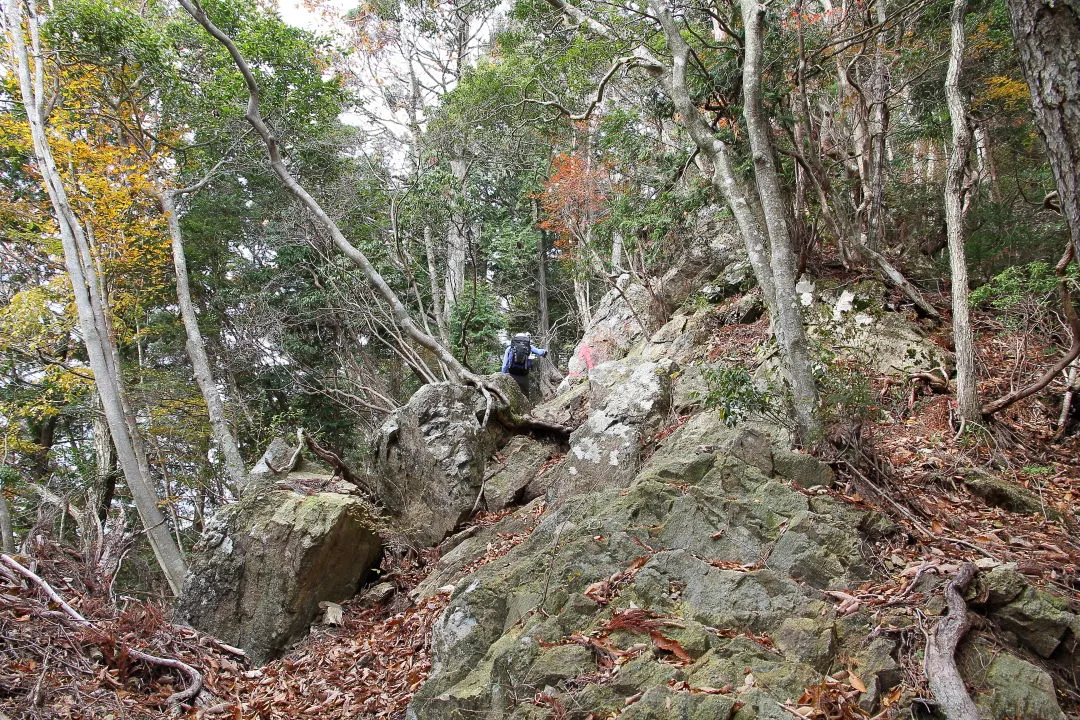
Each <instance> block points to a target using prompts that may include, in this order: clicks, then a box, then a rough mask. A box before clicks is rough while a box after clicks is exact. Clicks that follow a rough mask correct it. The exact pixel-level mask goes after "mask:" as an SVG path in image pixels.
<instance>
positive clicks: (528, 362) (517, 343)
mask: <svg viewBox="0 0 1080 720" xmlns="http://www.w3.org/2000/svg"><path fill="white" fill-rule="evenodd" d="M532 355H539V356H540V357H543V356H544V355H547V350H544V349H542V348H538V347H533V344H532V336H531V335H530V334H529V333H518V334H516V335H514V337H513V338H511V339H510V345H508V346H507V348H506V352H505V353H503V363H502V372H504V373H507V374H509V375H511V376H513V378H514V380H515V381H516V382H517V384H518V387H520V388H521V392H523V393H524V394H525V397H529V370H531V369H532Z"/></svg>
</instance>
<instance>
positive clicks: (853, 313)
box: [796, 280, 952, 377]
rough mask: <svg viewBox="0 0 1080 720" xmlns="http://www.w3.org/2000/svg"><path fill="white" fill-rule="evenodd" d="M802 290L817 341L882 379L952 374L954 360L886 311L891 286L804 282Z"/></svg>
mask: <svg viewBox="0 0 1080 720" xmlns="http://www.w3.org/2000/svg"><path fill="white" fill-rule="evenodd" d="M796 290H797V291H798V292H799V293H800V297H801V300H802V303H803V305H804V309H803V314H804V316H805V318H806V322H807V331H808V333H809V334H810V336H811V337H813V338H816V339H819V340H821V341H823V342H825V343H827V344H828V345H829V346H830V347H835V348H839V349H840V350H841V351H842V352H843V353H847V354H848V355H849V356H850V357H851V359H853V360H855V361H857V362H860V363H865V364H866V365H868V366H869V367H870V368H872V369H873V370H874V371H875V372H877V373H880V374H882V375H898V376H901V377H903V376H906V375H910V374H911V373H919V372H933V371H937V370H939V368H945V369H946V370H947V369H948V368H949V367H951V366H952V360H951V358H949V357H948V355H947V353H945V352H944V351H943V350H942V349H941V348H939V347H938V346H937V345H935V344H934V343H933V342H932V341H931V340H930V338H928V337H927V336H926V333H925V332H923V331H922V329H920V328H919V327H918V326H917V325H914V324H912V323H911V322H909V321H908V320H907V319H906V318H905V317H904V316H903V315H901V314H899V313H896V312H888V311H886V310H884V309H883V304H884V298H885V294H886V293H885V288H884V286H883V285H882V284H881V283H878V282H874V281H867V282H863V283H859V284H858V285H855V286H852V287H850V288H836V287H831V286H828V285H826V284H825V283H822V282H818V283H812V282H809V281H807V280H803V281H801V282H800V283H799V286H798V287H797V288H796Z"/></svg>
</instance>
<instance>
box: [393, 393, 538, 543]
mask: <svg viewBox="0 0 1080 720" xmlns="http://www.w3.org/2000/svg"><path fill="white" fill-rule="evenodd" d="M489 380H491V381H492V382H494V383H498V384H499V387H500V388H501V389H502V390H503V392H504V394H505V395H506V396H507V397H508V398H511V407H506V406H505V405H502V404H500V403H498V402H497V401H496V402H495V403H494V404H493V406H492V407H491V412H490V414H489V417H488V422H487V424H486V425H484V424H483V420H484V415H485V412H487V401H486V400H485V399H484V397H483V395H482V394H481V393H480V391H479V390H477V389H476V388H474V387H466V386H461V385H455V384H452V383H436V384H433V385H425V386H424V387H422V388H420V390H418V391H417V392H416V394H415V395H413V397H412V399H411V400H409V403H408V404H407V405H405V406H404V407H403V408H401V409H399V410H398V411H397V412H395V413H394V414H393V415H391V416H390V418H389V419H388V420H386V422H384V423H383V425H382V427H381V428H380V429H379V437H378V459H377V461H376V465H375V468H374V471H373V475H374V482H375V484H376V488H375V489H376V493H377V495H378V497H379V499H380V500H381V501H382V503H383V504H384V506H385V508H386V510H387V511H388V512H389V514H390V515H391V516H392V517H393V519H394V522H395V525H396V527H397V529H399V530H400V531H401V532H402V533H403V534H404V535H406V536H407V537H408V538H409V539H410V540H411V541H413V542H415V543H417V544H420V545H434V544H435V543H437V542H439V541H440V540H442V539H443V538H444V537H445V536H446V535H447V533H449V532H450V531H452V530H453V529H454V528H455V527H457V526H458V524H459V523H460V522H461V521H462V520H463V519H464V518H465V517H466V516H468V515H469V513H470V512H471V511H472V509H473V507H474V506H475V505H476V502H477V498H478V497H479V495H480V490H481V487H482V486H483V483H484V473H485V464H486V462H487V459H488V458H489V457H491V455H492V454H493V453H494V452H495V449H496V448H497V447H498V446H499V444H500V443H501V442H502V441H504V440H505V438H506V435H507V433H506V430H505V429H504V428H503V426H502V425H501V424H500V422H499V421H498V419H497V418H498V416H499V415H501V414H509V415H512V416H515V415H516V416H521V415H524V414H526V413H527V412H528V400H526V399H525V396H524V395H522V394H521V391H520V390H519V389H518V387H517V383H515V382H514V380H513V378H511V377H510V376H509V375H502V374H499V375H492V376H490V377H489Z"/></svg>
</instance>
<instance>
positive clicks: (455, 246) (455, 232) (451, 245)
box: [443, 157, 469, 325]
mask: <svg viewBox="0 0 1080 720" xmlns="http://www.w3.org/2000/svg"><path fill="white" fill-rule="evenodd" d="M468 169H469V162H468V160H466V159H465V158H464V157H456V158H454V159H452V160H451V161H450V173H451V175H453V177H454V200H453V210H452V211H451V213H450V227H449V228H447V233H446V289H445V290H444V291H443V302H444V303H445V304H444V307H443V315H444V316H445V317H446V322H447V325H449V323H450V318H451V317H452V316H453V313H454V304H455V303H457V301H458V298H460V297H461V293H462V291H463V290H464V288H465V259H466V255H467V252H466V250H467V247H466V246H467V245H468V231H467V230H466V224H467V222H468V220H467V219H466V218H465V212H464V209H463V208H464V205H465V175H466V173H467V172H468Z"/></svg>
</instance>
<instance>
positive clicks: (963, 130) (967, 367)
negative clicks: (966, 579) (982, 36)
mask: <svg viewBox="0 0 1080 720" xmlns="http://www.w3.org/2000/svg"><path fill="white" fill-rule="evenodd" d="M966 13H967V0H953V7H952V13H951V15H950V20H951V22H952V45H951V50H950V53H949V69H948V71H947V72H946V74H945V99H946V101H947V102H948V104H949V116H950V118H951V119H952V153H951V154H950V155H949V167H948V170H947V171H946V173H945V224H946V227H947V228H948V237H949V268H950V274H951V277H952V313H953V318H952V322H953V341H954V343H955V345H956V404H957V407H958V410H959V413H960V417H961V418H963V419H964V420H966V421H970V422H974V421H976V420H978V419H979V417H980V412H979V394H978V388H977V386H976V377H975V343H974V336H973V333H972V331H971V316H970V312H969V309H968V305H969V303H968V275H967V254H966V253H965V252H964V209H965V205H966V203H965V201H964V198H963V194H964V173H965V171H966V170H967V157H968V151H969V150H970V148H971V127H970V126H969V125H968V119H967V110H966V109H965V108H964V99H963V97H962V96H961V94H960V71H961V68H962V66H963V62H964V15H965V14H966Z"/></svg>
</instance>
